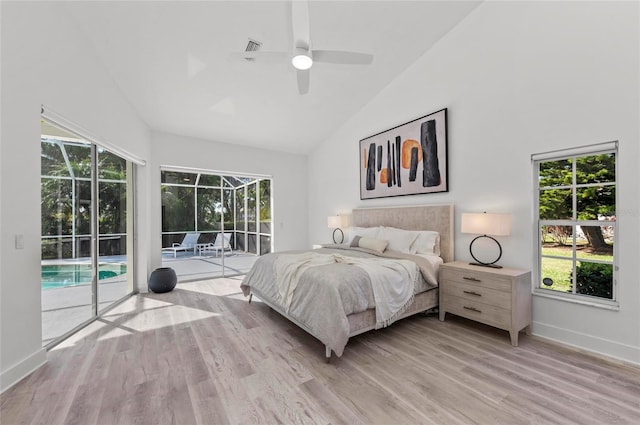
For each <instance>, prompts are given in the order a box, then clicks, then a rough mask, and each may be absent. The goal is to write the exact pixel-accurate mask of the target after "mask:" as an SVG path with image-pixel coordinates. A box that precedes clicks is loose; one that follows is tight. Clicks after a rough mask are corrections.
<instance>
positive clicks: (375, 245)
mask: <svg viewBox="0 0 640 425" xmlns="http://www.w3.org/2000/svg"><path fill="white" fill-rule="evenodd" d="M387 243H388V242H387V241H385V240H383V239H376V238H368V237H366V236H362V237H361V238H360V241H358V245H359V246H360V248H366V249H370V250H372V251H377V252H379V253H380V254H382V253H383V252H384V250H385V249H386V248H387Z"/></svg>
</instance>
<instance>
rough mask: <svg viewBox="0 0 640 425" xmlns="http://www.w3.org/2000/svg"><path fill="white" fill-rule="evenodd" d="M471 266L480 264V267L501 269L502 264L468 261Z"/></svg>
mask: <svg viewBox="0 0 640 425" xmlns="http://www.w3.org/2000/svg"><path fill="white" fill-rule="evenodd" d="M469 265H471V266H482V267H491V268H492V269H501V268H502V266H499V265H497V264H483V263H469Z"/></svg>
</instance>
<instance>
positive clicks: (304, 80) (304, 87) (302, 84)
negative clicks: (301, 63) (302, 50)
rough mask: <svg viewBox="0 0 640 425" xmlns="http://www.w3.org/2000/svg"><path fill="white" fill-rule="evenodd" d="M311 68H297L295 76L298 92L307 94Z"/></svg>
mask: <svg viewBox="0 0 640 425" xmlns="http://www.w3.org/2000/svg"><path fill="white" fill-rule="evenodd" d="M310 71H311V70H309V69H305V70H301V69H297V70H296V76H297V78H298V93H300V94H307V93H308V92H309V76H310V74H311V72H310Z"/></svg>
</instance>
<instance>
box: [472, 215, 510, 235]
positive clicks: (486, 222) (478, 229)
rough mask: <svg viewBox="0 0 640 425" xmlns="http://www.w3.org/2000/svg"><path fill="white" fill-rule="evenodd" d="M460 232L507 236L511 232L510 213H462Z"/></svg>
mask: <svg viewBox="0 0 640 425" xmlns="http://www.w3.org/2000/svg"><path fill="white" fill-rule="evenodd" d="M460 231H461V232H462V233H473V234H476V235H491V236H508V235H509V234H510V233H511V215H510V214H494V213H463V214H462V223H461V224H460Z"/></svg>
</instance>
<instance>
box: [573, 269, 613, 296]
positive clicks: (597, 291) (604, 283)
mask: <svg viewBox="0 0 640 425" xmlns="http://www.w3.org/2000/svg"><path fill="white" fill-rule="evenodd" d="M576 293H577V294H582V295H590V296H593V297H600V298H608V299H613V266H612V265H611V264H598V263H588V262H584V261H582V262H580V264H579V265H578V266H577V267H576Z"/></svg>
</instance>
